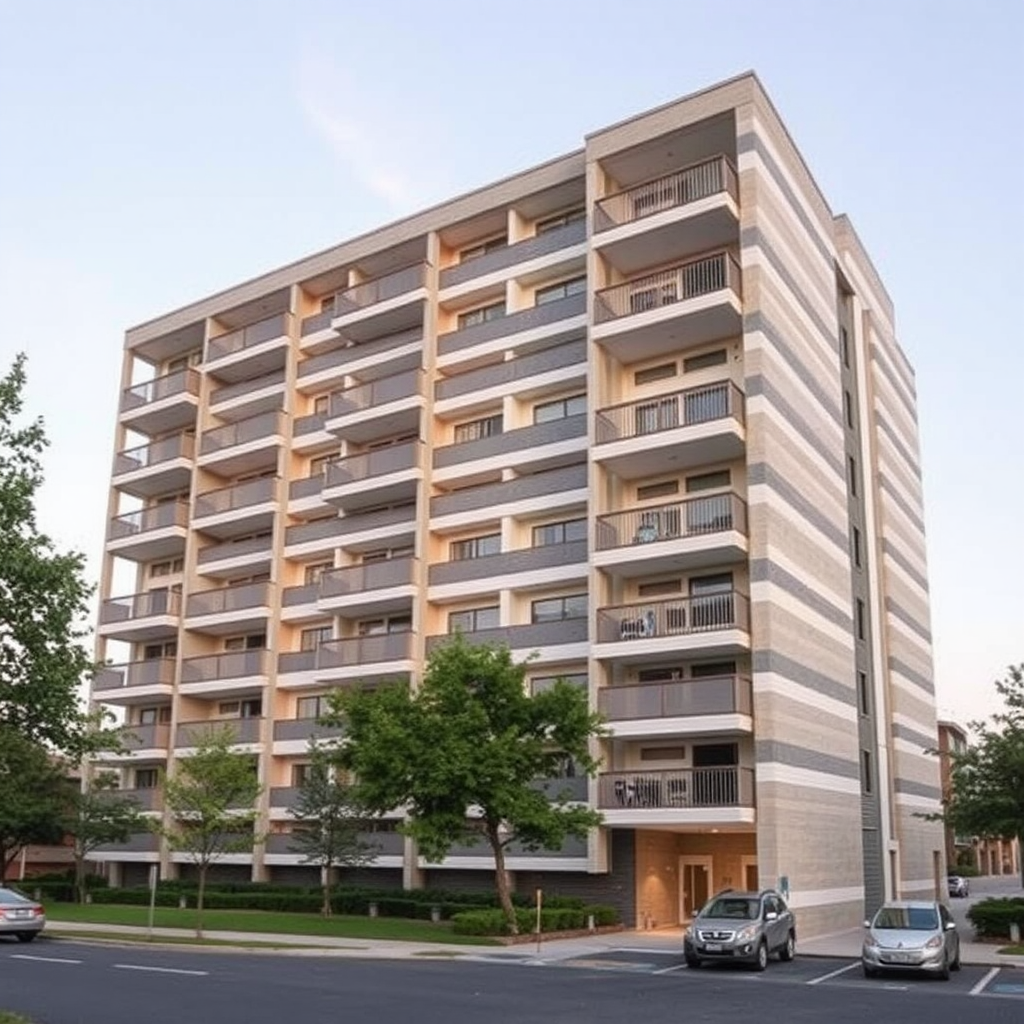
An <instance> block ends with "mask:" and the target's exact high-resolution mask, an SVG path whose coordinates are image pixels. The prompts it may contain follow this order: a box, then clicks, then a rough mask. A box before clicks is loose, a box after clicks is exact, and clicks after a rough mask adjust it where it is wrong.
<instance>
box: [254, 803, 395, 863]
mask: <svg viewBox="0 0 1024 1024" xmlns="http://www.w3.org/2000/svg"><path fill="white" fill-rule="evenodd" d="M286 788H287V789H290V788H291V787H282V789H281V791H280V795H278V796H277V797H276V799H278V800H282V801H284V800H291V801H292V802H290V803H281V804H277V803H274V802H273V801H274V799H275V796H274V794H275V793H277V792H278V790H277V789H276V788H275V789H273V790H271V806H273V807H280V808H281V809H287V808H291V807H293V806H294V799H295V798H294V797H289V796H287V795H286V794H285V789H286ZM359 841H360V842H362V843H366V844H368V845H370V846H373V847H376V850H377V852H376V855H375V856H376V859H375V861H374V863H375V864H378V865H379V863H380V858H381V857H397V858H401V857H402V855H403V853H404V851H405V836H403V835H402V833H401V832H360V833H359ZM266 853H267V863H269V864H294V863H298V862H299V861H300V860H301V858H302V852H301V851H300V850H298V849H297V848H296V845H295V836H294V835H292V834H291V833H290V832H274V833H272V834H271V835H269V836H267V838H266Z"/></svg>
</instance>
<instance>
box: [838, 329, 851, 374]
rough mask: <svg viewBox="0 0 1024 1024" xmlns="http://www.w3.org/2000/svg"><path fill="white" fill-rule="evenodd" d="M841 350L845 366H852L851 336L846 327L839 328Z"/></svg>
mask: <svg viewBox="0 0 1024 1024" xmlns="http://www.w3.org/2000/svg"><path fill="white" fill-rule="evenodd" d="M839 350H840V352H842V356H843V366H846V367H849V365H850V335H849V333H848V332H847V330H846V328H845V327H840V328H839Z"/></svg>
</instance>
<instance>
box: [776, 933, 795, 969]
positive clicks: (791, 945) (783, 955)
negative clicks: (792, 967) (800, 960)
mask: <svg viewBox="0 0 1024 1024" xmlns="http://www.w3.org/2000/svg"><path fill="white" fill-rule="evenodd" d="M795 956H796V939H794V938H793V933H792V932H790V933H789V934H788V935H787V936H786V941H785V942H784V943H783V944H782V946H781V947H780V949H779V959H780V960H782V961H783V962H785V963H789V961H790V960H792V959H793V957H795Z"/></svg>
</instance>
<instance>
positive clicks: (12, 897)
mask: <svg viewBox="0 0 1024 1024" xmlns="http://www.w3.org/2000/svg"><path fill="white" fill-rule="evenodd" d="M31 902H32V901H31V900H30V899H26V898H25V897H24V896H22V895H21V893H20V892H15V891H14V890H13V889H0V903H31Z"/></svg>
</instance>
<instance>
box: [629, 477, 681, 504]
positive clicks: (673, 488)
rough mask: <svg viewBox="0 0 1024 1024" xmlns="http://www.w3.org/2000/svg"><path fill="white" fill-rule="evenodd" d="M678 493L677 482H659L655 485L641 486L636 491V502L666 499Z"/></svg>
mask: <svg viewBox="0 0 1024 1024" xmlns="http://www.w3.org/2000/svg"><path fill="white" fill-rule="evenodd" d="M678 493H679V481H678V480H660V481H659V482H658V483H656V484H641V485H640V486H639V487H637V489H636V497H637V501H650V500H651V498H667V497H669V496H670V495H673V494H678Z"/></svg>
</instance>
